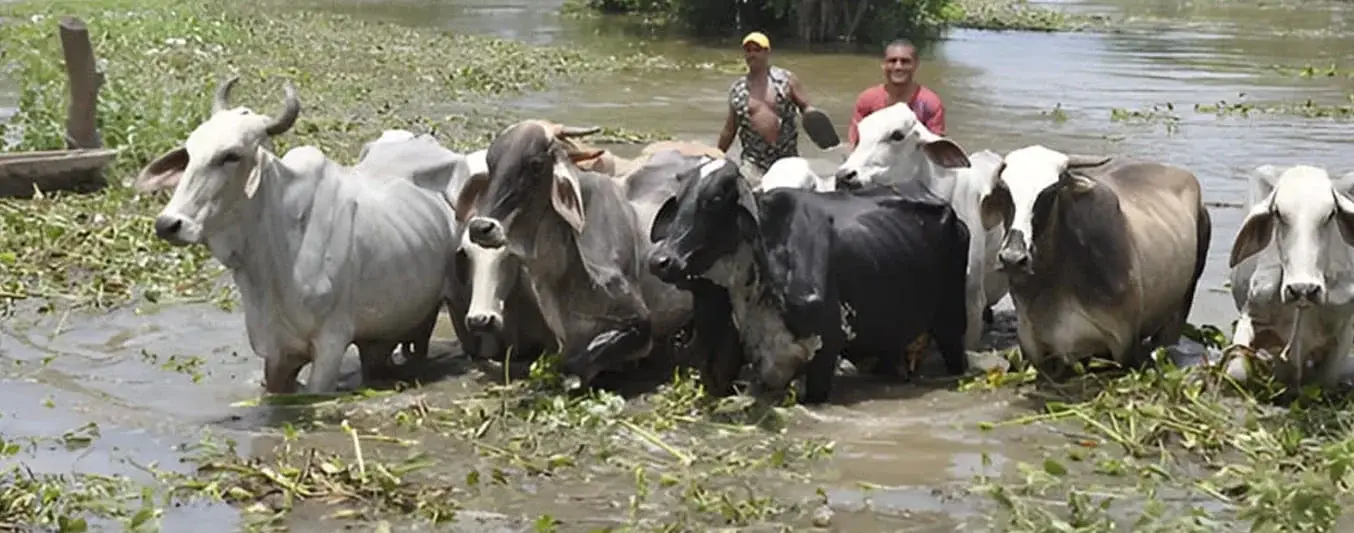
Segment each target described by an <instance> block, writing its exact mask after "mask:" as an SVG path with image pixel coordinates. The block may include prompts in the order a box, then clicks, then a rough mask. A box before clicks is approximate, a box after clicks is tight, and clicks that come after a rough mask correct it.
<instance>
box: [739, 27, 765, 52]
mask: <svg viewBox="0 0 1354 533" xmlns="http://www.w3.org/2000/svg"><path fill="white" fill-rule="evenodd" d="M748 43H757V46H760V47H762V48H766V49H767V50H770V49H771V39H768V38H767V37H766V34H765V33H762V32H759V31H754V32H752V33H749V34H747V36H745V37H743V46H747V44H748Z"/></svg>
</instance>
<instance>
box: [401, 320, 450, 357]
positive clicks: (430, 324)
mask: <svg viewBox="0 0 1354 533" xmlns="http://www.w3.org/2000/svg"><path fill="white" fill-rule="evenodd" d="M439 311H440V309H439V307H434V308H433V310H432V312H431V313H428V316H426V317H424V318H423V321H422V322H419V323H418V326H416V327H415V328H414V331H412V332H410V336H409V339H408V342H405V343H404V345H403V346H401V347H400V348H401V350H402V351H404V361H405V362H406V363H408V362H410V361H422V360H424V359H427V358H428V349H429V347H430V346H431V345H432V338H433V330H434V329H436V328H437V317H438V314H439V313H438V312H439Z"/></svg>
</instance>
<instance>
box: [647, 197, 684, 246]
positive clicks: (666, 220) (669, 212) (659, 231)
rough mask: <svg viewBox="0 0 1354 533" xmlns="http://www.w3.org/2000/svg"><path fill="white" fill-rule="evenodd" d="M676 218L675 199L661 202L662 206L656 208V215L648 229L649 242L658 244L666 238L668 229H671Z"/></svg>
mask: <svg viewBox="0 0 1354 533" xmlns="http://www.w3.org/2000/svg"><path fill="white" fill-rule="evenodd" d="M676 218H677V198H676V197H672V198H668V200H667V201H666V202H663V206H662V207H659V208H658V214H657V215H654V218H653V226H651V227H650V228H649V242H659V241H662V240H664V239H667V238H668V228H670V227H672V221H673V220H675V219H676Z"/></svg>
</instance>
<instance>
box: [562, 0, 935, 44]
mask: <svg viewBox="0 0 1354 533" xmlns="http://www.w3.org/2000/svg"><path fill="white" fill-rule="evenodd" d="M583 4H584V5H585V6H586V7H587V8H588V9H590V10H592V11H596V12H601V13H606V14H635V15H644V16H649V17H658V18H662V19H664V20H665V21H667V22H670V23H676V24H679V25H681V26H683V27H684V28H685V29H687V30H688V31H690V32H692V33H694V34H698V35H727V34H731V33H736V32H739V31H751V30H754V29H755V30H761V31H766V32H770V34H771V35H774V36H776V37H779V38H788V39H791V40H795V41H801V42H811V43H823V42H859V43H883V42H887V41H889V40H892V39H895V38H897V37H909V38H911V39H913V40H922V39H926V38H929V37H933V36H935V35H936V34H938V33H939V32H940V30H941V29H942V28H944V26H945V24H946V23H947V22H949V21H951V20H955V19H957V18H959V17H960V16H961V15H962V8H960V7H959V5H958V4H957V3H956V1H955V0H583Z"/></svg>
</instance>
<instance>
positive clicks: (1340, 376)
mask: <svg viewBox="0 0 1354 533" xmlns="http://www.w3.org/2000/svg"><path fill="white" fill-rule="evenodd" d="M1338 324H1339V325H1338V326H1337V327H1338V328H1340V329H1339V331H1338V332H1337V333H1336V335H1335V346H1334V347H1333V348H1332V349H1331V350H1330V352H1329V353H1327V354H1326V357H1325V358H1323V361H1322V363H1321V386H1322V387H1323V388H1325V389H1326V390H1334V389H1335V388H1337V387H1341V386H1344V385H1348V384H1349V382H1350V378H1352V377H1354V353H1350V352H1351V351H1354V320H1352V319H1345V320H1341V321H1340V322H1339V323H1338Z"/></svg>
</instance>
